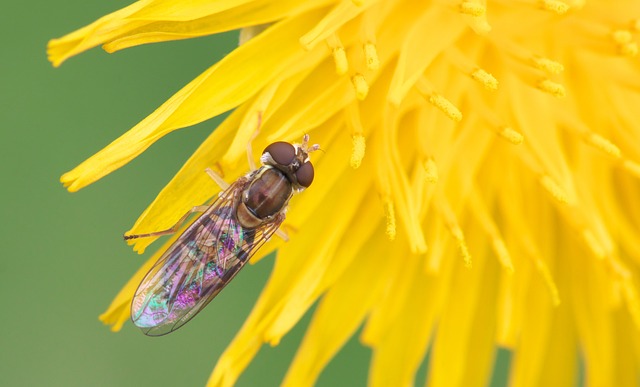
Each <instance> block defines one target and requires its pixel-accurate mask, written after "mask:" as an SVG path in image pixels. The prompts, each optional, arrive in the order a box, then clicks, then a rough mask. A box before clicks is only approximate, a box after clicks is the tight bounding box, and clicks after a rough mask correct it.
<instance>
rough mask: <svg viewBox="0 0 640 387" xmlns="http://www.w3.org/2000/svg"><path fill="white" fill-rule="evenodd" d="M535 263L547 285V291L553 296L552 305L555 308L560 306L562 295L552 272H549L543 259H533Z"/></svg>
mask: <svg viewBox="0 0 640 387" xmlns="http://www.w3.org/2000/svg"><path fill="white" fill-rule="evenodd" d="M533 263H534V265H535V267H536V269H537V270H538V272H539V273H540V275H541V276H542V280H543V281H544V283H545V285H547V289H548V290H549V293H550V296H551V303H552V304H553V306H558V305H560V293H559V292H558V287H557V286H556V283H555V281H554V280H553V277H552V276H551V272H549V268H548V267H547V265H546V264H545V263H544V262H543V261H542V260H541V259H539V258H537V257H536V258H534V259H533Z"/></svg>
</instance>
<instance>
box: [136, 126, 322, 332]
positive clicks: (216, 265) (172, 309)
mask: <svg viewBox="0 0 640 387" xmlns="http://www.w3.org/2000/svg"><path fill="white" fill-rule="evenodd" d="M318 149H319V146H318V145H317V144H316V145H312V146H309V136H308V135H305V136H304V138H303V140H302V143H301V144H290V143H288V142H274V143H272V144H270V145H269V146H267V147H266V148H265V150H264V152H263V153H262V156H261V157H260V161H261V164H262V166H261V167H260V168H258V169H256V168H255V166H254V165H253V163H252V157H251V148H250V147H248V152H247V153H248V155H249V163H250V167H251V172H249V173H247V174H246V175H245V176H243V177H240V178H239V179H238V180H236V181H235V182H233V183H232V184H231V185H228V184H227V183H225V182H224V180H222V178H221V177H220V176H218V175H217V174H216V173H215V172H213V171H212V170H210V169H207V173H208V174H209V175H210V176H211V178H212V179H214V180H215V181H216V182H217V183H218V184H219V185H220V186H221V188H222V189H223V191H222V192H221V193H220V194H219V196H218V197H217V198H216V199H215V200H214V202H213V203H212V204H211V205H210V206H196V207H194V208H193V209H192V210H191V211H189V212H188V213H187V214H185V216H183V217H182V219H180V220H179V221H178V223H176V225H175V226H173V227H172V228H171V229H169V230H164V231H158V232H154V233H149V234H138V235H126V236H125V239H134V238H141V237H149V236H158V235H165V234H170V233H173V232H175V231H177V229H178V228H179V226H180V224H181V223H183V222H184V221H185V220H186V219H187V217H188V216H189V215H190V214H191V213H193V212H203V213H202V215H201V216H200V217H199V218H198V219H196V220H195V221H194V222H193V223H192V224H191V225H190V226H189V227H188V228H187V229H186V230H185V231H184V232H183V233H182V235H180V236H179V237H178V239H177V240H176V241H175V242H174V243H173V244H172V245H171V246H170V247H169V249H167V251H165V252H164V254H163V255H162V256H161V257H160V259H158V261H157V262H156V263H155V264H154V266H153V267H152V268H151V269H150V270H149V272H148V273H147V274H146V275H145V277H144V279H143V280H142V282H141V283H140V285H139V286H138V289H137V290H136V293H135V295H134V297H133V301H132V303H131V319H132V321H133V323H134V324H135V325H136V326H138V327H139V328H141V329H142V331H143V332H144V333H145V334H146V335H149V336H161V335H165V334H167V333H170V332H173V331H175V330H176V329H178V328H180V327H181V326H183V325H184V324H186V323H187V322H188V321H189V320H191V319H192V318H193V317H194V316H195V315H196V314H198V313H199V312H200V311H201V310H202V309H204V307H205V306H207V304H209V302H211V300H212V299H213V298H214V297H215V296H216V295H217V294H218V293H219V292H220V291H221V290H222V289H223V288H224V287H225V286H226V285H227V284H228V283H229V282H230V281H231V280H232V279H233V277H235V275H236V274H237V273H238V271H240V269H241V268H242V267H243V266H244V265H245V263H247V261H248V260H249V258H250V257H251V256H252V255H253V254H254V253H255V252H256V251H257V250H258V249H259V248H260V247H261V246H262V245H263V244H264V243H265V242H266V241H267V240H269V238H270V237H271V236H272V235H273V234H274V233H276V234H278V235H279V236H281V237H283V238H285V239H286V234H284V233H283V232H282V231H280V230H278V227H279V226H280V225H281V224H282V222H283V221H284V219H285V212H286V209H287V204H288V203H289V200H290V199H291V197H292V196H293V194H294V193H296V192H301V191H303V190H304V189H305V188H308V187H309V186H310V185H311V183H312V182H313V177H314V170H313V165H312V164H311V162H310V160H309V153H311V152H313V151H316V150H318Z"/></svg>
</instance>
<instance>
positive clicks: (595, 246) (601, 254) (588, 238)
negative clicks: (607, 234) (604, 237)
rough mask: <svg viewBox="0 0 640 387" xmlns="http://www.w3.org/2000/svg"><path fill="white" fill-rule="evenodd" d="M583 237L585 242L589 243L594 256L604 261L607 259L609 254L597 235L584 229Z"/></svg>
mask: <svg viewBox="0 0 640 387" xmlns="http://www.w3.org/2000/svg"><path fill="white" fill-rule="evenodd" d="M582 237H583V238H584V241H585V242H586V243H587V246H588V247H589V249H590V250H591V251H592V252H593V254H594V255H595V256H596V257H597V258H598V259H600V260H603V259H605V258H606V257H607V252H606V251H605V248H604V247H603V246H602V244H601V243H600V242H599V241H598V238H596V235H595V234H594V233H593V231H592V230H589V229H584V230H582Z"/></svg>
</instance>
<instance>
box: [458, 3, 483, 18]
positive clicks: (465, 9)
mask: <svg viewBox="0 0 640 387" xmlns="http://www.w3.org/2000/svg"><path fill="white" fill-rule="evenodd" d="M460 13H462V14H465V15H469V16H474V17H479V16H484V15H485V14H486V13H487V8H486V7H485V6H484V5H482V4H479V3H474V2H471V1H463V2H462V3H460Z"/></svg>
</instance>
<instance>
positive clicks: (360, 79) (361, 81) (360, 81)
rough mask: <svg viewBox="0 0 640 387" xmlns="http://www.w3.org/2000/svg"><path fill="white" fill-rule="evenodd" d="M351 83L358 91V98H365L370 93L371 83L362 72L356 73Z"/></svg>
mask: <svg viewBox="0 0 640 387" xmlns="http://www.w3.org/2000/svg"><path fill="white" fill-rule="evenodd" d="M351 83H352V84H353V87H354V89H355V91H356V98H357V99H358V100H360V101H362V100H364V99H365V98H366V97H367V94H368V93H369V84H368V83H367V80H366V79H365V78H364V75H362V74H356V75H354V76H353V77H351Z"/></svg>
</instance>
